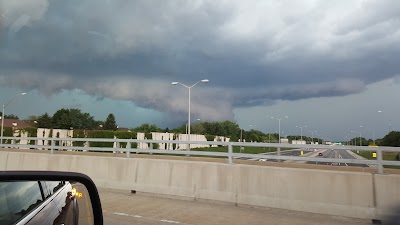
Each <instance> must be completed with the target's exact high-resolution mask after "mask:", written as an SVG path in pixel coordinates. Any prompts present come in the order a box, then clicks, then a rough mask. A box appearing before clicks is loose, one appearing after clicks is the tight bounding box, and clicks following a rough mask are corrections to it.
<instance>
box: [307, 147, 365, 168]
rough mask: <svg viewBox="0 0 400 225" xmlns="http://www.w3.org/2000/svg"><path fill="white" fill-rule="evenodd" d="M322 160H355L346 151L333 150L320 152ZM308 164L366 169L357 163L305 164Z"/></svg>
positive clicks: (363, 165)
mask: <svg viewBox="0 0 400 225" xmlns="http://www.w3.org/2000/svg"><path fill="white" fill-rule="evenodd" d="M321 153H322V156H316V157H322V158H336V154H337V158H339V159H356V158H355V157H354V156H353V155H351V154H350V153H349V152H348V151H347V150H333V149H326V150H325V151H323V152H321ZM307 163H308V164H318V165H332V166H355V167H368V165H366V164H357V163H327V162H307Z"/></svg>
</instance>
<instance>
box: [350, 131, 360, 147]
mask: <svg viewBox="0 0 400 225" xmlns="http://www.w3.org/2000/svg"><path fill="white" fill-rule="evenodd" d="M351 132H353V133H356V134H359V135H360V146H361V132H360V133H359V132H355V131H353V130H352V131H351Z"/></svg>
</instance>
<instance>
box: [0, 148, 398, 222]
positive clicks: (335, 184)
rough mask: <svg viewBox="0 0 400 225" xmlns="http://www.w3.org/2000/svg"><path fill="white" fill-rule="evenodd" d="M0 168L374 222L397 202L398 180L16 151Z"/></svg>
mask: <svg viewBox="0 0 400 225" xmlns="http://www.w3.org/2000/svg"><path fill="white" fill-rule="evenodd" d="M0 163H1V164H0V168H1V169H3V170H50V171H74V172H81V173H84V174H87V175H89V176H90V177H91V178H92V179H93V180H94V181H95V183H96V185H97V186H98V187H103V188H115V189H122V190H136V191H138V192H148V193H155V194H165V195H175V196H181V197H188V198H193V199H209V200H217V201H224V202H231V203H235V204H247V205H253V206H265V207H273V208H283V209H290V210H298V211H306V212H313V213H322V214H329V215H340V216H348V217H356V218H370V219H374V218H377V217H379V215H378V214H376V213H381V212H383V211H384V210H385V209H386V208H387V207H391V206H393V205H395V204H397V203H400V195H399V193H400V188H399V187H400V176H398V175H373V174H369V173H359V172H342V171H326V170H310V169H294V168H282V167H268V166H253V165H229V164H222V163H210V162H194V161H180V160H176V161H175V160H158V159H144V158H117V157H96V156H80V155H50V154H37V153H18V152H0ZM374 185H375V186H374ZM394 196H396V197H394ZM376 205H377V206H378V207H379V209H378V210H376V207H375V206H376Z"/></svg>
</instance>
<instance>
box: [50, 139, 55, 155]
mask: <svg viewBox="0 0 400 225" xmlns="http://www.w3.org/2000/svg"><path fill="white" fill-rule="evenodd" d="M54 144H55V141H54V140H51V151H50V152H51V154H52V155H53V154H54Z"/></svg>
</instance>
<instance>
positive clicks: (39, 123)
mask: <svg viewBox="0 0 400 225" xmlns="http://www.w3.org/2000/svg"><path fill="white" fill-rule="evenodd" d="M0 115H1V112H0ZM5 118H6V119H18V116H16V115H12V114H11V115H6V116H5ZM28 121H30V122H32V124H34V126H35V127H40V128H49V129H51V128H53V129H76V130H113V131H115V130H117V129H118V125H117V123H116V119H115V116H114V115H113V114H112V113H110V114H109V115H108V116H107V118H106V119H105V120H104V121H102V120H95V119H94V117H93V116H91V115H90V114H89V113H87V112H82V111H81V110H80V109H73V108H72V109H66V108H62V109H60V110H58V111H56V112H55V113H54V114H53V115H49V114H48V113H44V114H42V115H40V116H30V117H29V118H28ZM187 130H188V129H187V124H184V125H182V126H178V127H176V128H173V129H169V128H165V129H163V128H160V127H158V126H157V125H155V124H148V123H145V124H142V125H140V126H138V127H135V128H132V129H131V130H130V131H132V132H136V133H137V132H141V133H151V132H170V133H180V134H185V133H187ZM191 133H192V134H202V135H206V137H208V138H207V139H210V140H213V138H212V137H214V136H224V137H229V138H230V140H231V141H239V140H241V139H243V140H246V141H247V142H249V141H252V142H275V143H276V142H278V139H279V137H278V133H263V132H261V131H259V130H255V129H251V130H243V129H242V128H240V126H239V124H237V123H235V122H232V121H222V122H199V123H194V124H192V125H191ZM211 136H212V137H211ZM287 138H288V140H289V142H291V141H292V140H300V139H301V138H302V140H304V141H306V142H307V143H310V142H311V141H314V142H318V143H320V144H322V143H323V140H322V139H319V138H312V137H307V136H303V137H300V136H287ZM374 142H375V143H376V144H377V145H381V146H395V147H400V131H392V132H390V133H388V134H387V135H386V136H385V137H384V138H382V139H376V140H375V141H374V140H372V139H366V138H363V137H362V138H361V145H362V146H367V145H371V144H373V143H374ZM342 143H345V144H348V145H357V146H359V145H360V138H358V137H355V138H353V139H351V140H350V141H347V142H346V141H345V142H342Z"/></svg>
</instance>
